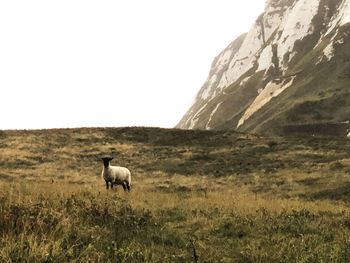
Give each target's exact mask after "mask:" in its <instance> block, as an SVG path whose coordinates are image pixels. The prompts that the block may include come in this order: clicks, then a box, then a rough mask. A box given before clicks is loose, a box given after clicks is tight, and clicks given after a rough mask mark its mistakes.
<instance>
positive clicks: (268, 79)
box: [177, 0, 350, 133]
mask: <svg viewBox="0 0 350 263" xmlns="http://www.w3.org/2000/svg"><path fill="white" fill-rule="evenodd" d="M349 119H350V0H268V1H266V7H265V11H264V13H263V14H262V15H260V16H259V17H258V19H257V20H256V22H255V23H254V25H253V26H252V28H251V29H250V31H249V32H248V33H247V34H243V35H241V36H240V37H238V38H237V39H236V40H235V41H233V42H232V43H231V44H230V45H229V46H228V47H227V48H226V49H225V50H223V51H222V52H221V53H220V54H219V55H218V56H217V57H216V58H215V59H214V61H213V63H212V67H211V70H210V73H209V76H208V78H207V80H206V81H205V83H204V85H203V86H202V88H201V89H200V91H199V92H198V94H197V96H196V99H195V101H194V103H193V105H192V106H191V108H190V109H189V110H188V111H187V113H186V114H185V115H184V116H183V118H182V119H181V121H180V122H179V124H178V125H177V128H182V129H235V130H240V131H252V132H266V133H282V132H283V130H284V127H285V126H286V125H291V124H296V125H299V124H308V123H322V122H327V123H330V122H345V121H348V120H349Z"/></svg>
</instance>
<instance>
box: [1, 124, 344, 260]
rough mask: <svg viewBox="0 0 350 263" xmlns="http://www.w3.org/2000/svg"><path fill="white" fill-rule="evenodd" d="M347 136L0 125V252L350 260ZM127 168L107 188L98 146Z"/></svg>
mask: <svg viewBox="0 0 350 263" xmlns="http://www.w3.org/2000/svg"><path fill="white" fill-rule="evenodd" d="M349 143H350V142H349V141H348V140H347V139H332V140H331V139H328V138H316V137H310V138H280V137H269V138H268V137H260V136H256V135H246V134H240V133H235V132H218V131H217V132H214V131H211V132H209V131H181V130H162V129H151V128H120V129H112V128H107V129H103V128H95V129H67V130H43V131H3V132H0V151H1V156H0V226H1V227H0V237H1V239H0V262H21V261H27V262H44V261H46V262H67V261H76V262H87V261H91V262H196V261H198V262H322V261H323V262H349V261H350V259H349V255H350V253H349V252H350V251H349V250H350V249H349V248H350V246H349V245H350V244H349V243H350V209H349V205H348V204H349V203H348V202H349V198H350V191H349V190H348V187H347V186H348V185H349V182H350V180H349V179H350V178H349V164H350V152H349V151H348V149H349ZM106 154H110V155H113V156H115V157H116V159H115V160H113V161H112V163H113V164H120V165H124V166H128V167H129V168H130V170H131V171H132V173H133V178H132V179H133V180H132V192H131V194H125V193H123V192H122V190H121V188H119V189H117V190H115V191H109V192H107V191H106V190H105V189H104V183H103V181H102V179H101V178H100V176H99V175H100V170H101V166H102V164H101V162H100V160H99V158H100V157H101V156H103V155H106Z"/></svg>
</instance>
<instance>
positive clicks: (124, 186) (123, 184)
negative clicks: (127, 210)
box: [122, 182, 127, 191]
mask: <svg viewBox="0 0 350 263" xmlns="http://www.w3.org/2000/svg"><path fill="white" fill-rule="evenodd" d="M122 186H123V189H124V191H126V188H127V187H126V183H125V182H123V183H122Z"/></svg>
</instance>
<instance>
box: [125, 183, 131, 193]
mask: <svg viewBox="0 0 350 263" xmlns="http://www.w3.org/2000/svg"><path fill="white" fill-rule="evenodd" d="M125 184H126V188H128V191H129V192H130V190H131V189H130V184H129V182H128V181H126V182H125Z"/></svg>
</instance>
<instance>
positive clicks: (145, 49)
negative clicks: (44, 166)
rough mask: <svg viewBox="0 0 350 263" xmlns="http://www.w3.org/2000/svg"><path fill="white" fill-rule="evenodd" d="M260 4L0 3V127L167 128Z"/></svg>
mask: <svg viewBox="0 0 350 263" xmlns="http://www.w3.org/2000/svg"><path fill="white" fill-rule="evenodd" d="M264 4H265V1H264V0H245V1H237V0H110V1H109V0H98V1H97V0H94V1H92V0H55V1H53V0H41V1H38V0H30V1H28V0H9V1H0V129H23V128H24V129H33V128H63V127H93V126H94V127H95V126H160V127H173V126H175V125H176V124H177V122H178V121H179V120H180V119H181V117H182V116H183V115H184V113H185V112H186V110H187V109H188V108H189V107H190V106H191V104H192V102H193V100H194V98H195V95H196V93H197V92H198V91H199V89H200V88H201V85H202V84H203V83H204V81H205V79H206V77H207V75H208V72H209V70H210V65H211V62H212V60H213V59H214V57H215V56H216V55H217V54H218V53H219V52H220V51H222V50H223V49H224V48H225V47H226V46H227V45H228V44H229V43H230V42H231V41H233V40H234V39H235V38H236V37H237V36H239V35H240V34H241V33H244V32H246V31H248V30H249V28H250V27H251V26H252V24H253V23H254V21H255V19H256V18H257V17H258V15H259V14H260V13H262V12H263V8H264Z"/></svg>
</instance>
